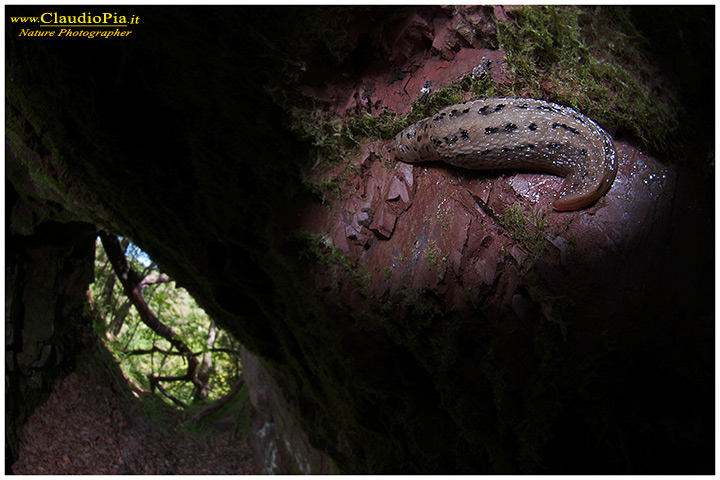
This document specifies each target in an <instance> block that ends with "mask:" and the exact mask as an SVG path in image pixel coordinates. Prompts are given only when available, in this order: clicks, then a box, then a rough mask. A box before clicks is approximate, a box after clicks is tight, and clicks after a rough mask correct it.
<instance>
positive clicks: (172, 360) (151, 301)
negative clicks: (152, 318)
mask: <svg viewBox="0 0 720 480" xmlns="http://www.w3.org/2000/svg"><path fill="white" fill-rule="evenodd" d="M125 243H127V242H125ZM126 257H127V259H128V262H129V263H130V265H131V267H132V268H133V269H134V270H135V271H136V272H142V274H144V275H150V274H158V273H160V272H159V270H158V269H157V266H156V265H154V264H153V263H152V262H151V260H150V258H149V257H148V256H147V254H145V253H144V252H143V251H142V250H140V249H139V248H138V247H137V246H135V245H133V244H129V245H128V247H127V250H126ZM90 292H91V295H92V299H93V309H94V311H95V319H96V323H95V330H96V332H97V333H98V334H99V336H100V338H104V339H105V343H106V344H107V347H108V349H109V350H110V351H111V352H112V353H113V355H114V356H115V357H116V358H117V359H118V361H119V363H120V366H121V367H122V369H123V371H124V372H125V373H126V374H127V375H128V376H129V377H130V378H131V379H132V380H133V381H134V382H135V383H136V384H138V385H140V386H141V387H142V388H145V389H148V388H149V387H150V384H149V381H148V375H163V376H176V375H183V374H185V372H186V371H187V363H186V361H185V360H184V359H183V358H182V357H181V356H179V355H171V354H168V353H167V352H171V351H173V348H172V346H171V345H170V343H169V342H168V341H167V340H165V339H164V338H162V337H160V336H159V335H157V334H156V333H155V332H153V331H152V330H151V329H150V328H148V327H147V326H146V325H145V324H144V323H142V321H141V320H140V317H139V315H138V313H137V312H136V311H135V309H134V308H130V304H129V302H128V301H127V298H126V296H125V294H124V293H123V290H122V286H121V284H120V282H119V281H116V280H115V276H114V273H113V271H112V266H111V265H110V262H109V261H108V260H107V255H106V254H105V250H104V249H103V248H102V245H101V244H100V242H99V241H98V243H97V245H96V255H95V282H94V283H93V284H92V285H91V286H90ZM143 294H144V298H145V300H146V301H147V303H148V305H149V306H150V308H151V310H152V311H153V312H154V313H155V315H157V317H158V318H159V319H160V321H161V322H163V323H164V324H165V325H167V326H169V327H170V328H172V329H173V330H174V331H175V332H176V333H177V335H178V337H179V338H181V339H182V341H183V342H185V344H186V345H187V346H188V347H189V348H190V349H191V350H192V351H193V352H195V353H198V360H201V359H202V355H203V354H204V353H205V352H206V351H207V349H208V348H207V334H208V330H209V328H210V323H211V321H210V318H209V317H208V316H207V314H206V313H205V312H204V311H203V310H202V309H201V308H200V307H199V306H198V305H197V303H196V302H195V300H194V299H193V298H192V297H191V296H190V294H189V293H188V292H187V291H186V290H185V289H183V288H181V287H178V286H177V285H176V284H175V282H174V281H169V282H164V283H155V284H152V285H149V286H147V287H146V288H145V289H144V290H143ZM118 326H119V331H118V332H117V334H114V333H113V331H114V330H116V328H118ZM217 331H218V333H217V338H216V341H215V344H214V348H226V349H231V350H236V349H237V347H238V344H237V342H236V341H235V340H234V339H233V338H232V337H231V336H230V335H229V334H228V333H227V332H225V331H224V330H222V329H220V328H218V330H217ZM153 349H155V351H153V352H150V353H146V354H132V352H133V351H137V350H153ZM240 373H241V366H240V363H239V357H238V356H237V355H234V354H229V353H224V352H213V353H212V363H211V375H210V381H209V383H208V397H207V399H206V401H208V402H210V401H212V400H215V399H217V398H220V397H221V396H223V395H225V394H226V393H227V392H228V391H229V390H230V389H231V388H232V385H233V384H234V383H235V381H236V379H237V376H238V375H239V374H240ZM163 387H164V388H165V389H166V390H167V391H168V392H169V393H171V394H172V395H173V396H175V397H176V398H178V399H180V400H181V401H183V402H184V403H185V404H189V403H191V401H192V388H193V387H192V384H190V383H189V382H164V383H163ZM159 396H160V397H161V398H163V399H164V400H167V399H166V397H164V396H162V395H159Z"/></svg>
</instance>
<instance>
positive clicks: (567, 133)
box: [389, 98, 617, 211]
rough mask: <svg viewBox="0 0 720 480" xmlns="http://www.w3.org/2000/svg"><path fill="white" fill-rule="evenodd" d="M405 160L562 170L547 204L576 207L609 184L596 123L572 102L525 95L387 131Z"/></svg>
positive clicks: (613, 166) (606, 141)
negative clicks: (558, 185)
mask: <svg viewBox="0 0 720 480" xmlns="http://www.w3.org/2000/svg"><path fill="white" fill-rule="evenodd" d="M389 149H390V153H391V155H393V156H394V157H395V158H396V159H397V160H401V161H403V162H408V163H417V162H429V161H440V162H445V163H448V164H450V165H455V166H458V167H462V168H468V169H473V170H501V169H502V170H518V169H519V170H538V171H543V172H548V173H553V174H556V175H561V176H564V177H565V181H564V183H563V185H562V187H561V188H560V191H559V192H558V195H557V198H556V199H555V201H554V202H553V208H554V209H555V210H561V211H568V210H578V209H581V208H584V207H587V206H588V205H590V204H592V203H593V202H594V201H596V200H597V199H598V198H600V197H602V196H603V195H605V193H607V191H608V190H609V189H610V186H611V185H612V183H613V180H614V179H615V174H616V172H617V160H616V157H615V148H614V147H613V143H612V140H611V139H610V136H609V135H608V134H607V133H606V132H605V131H604V130H603V129H602V128H600V126H599V125H598V124H597V123H595V122H594V121H592V120H591V119H590V118H588V117H586V116H585V115H583V114H581V113H578V112H577V111H575V110H573V109H572V108H568V107H563V106H561V105H557V104H555V103H550V102H545V101H543V100H533V99H530V98H486V99H483V100H473V101H470V102H465V103H460V104H457V105H451V106H449V107H446V108H444V109H442V110H440V111H439V112H438V113H437V114H436V115H434V116H432V117H428V118H426V119H424V120H421V121H419V122H417V123H415V124H414V125H411V126H409V127H407V128H406V129H405V130H403V131H402V132H400V133H399V134H397V135H396V136H395V138H393V140H392V141H391V142H390V145H389Z"/></svg>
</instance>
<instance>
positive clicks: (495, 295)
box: [304, 7, 676, 314]
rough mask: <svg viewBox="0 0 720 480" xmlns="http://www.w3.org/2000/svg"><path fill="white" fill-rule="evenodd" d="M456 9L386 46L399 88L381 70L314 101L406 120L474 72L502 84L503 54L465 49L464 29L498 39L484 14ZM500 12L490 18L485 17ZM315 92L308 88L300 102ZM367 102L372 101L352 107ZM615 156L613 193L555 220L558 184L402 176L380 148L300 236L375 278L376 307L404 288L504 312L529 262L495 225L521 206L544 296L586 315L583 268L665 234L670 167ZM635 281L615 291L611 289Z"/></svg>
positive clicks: (415, 22)
mask: <svg viewBox="0 0 720 480" xmlns="http://www.w3.org/2000/svg"><path fill="white" fill-rule="evenodd" d="M456 8H457V10H458V11H459V13H458V14H456V15H454V16H452V17H450V18H449V19H448V17H445V16H442V15H438V16H436V17H434V18H433V15H436V14H437V13H438V11H437V10H433V9H432V8H426V7H420V8H417V9H411V10H409V11H406V12H405V16H404V17H403V18H402V19H401V20H398V21H397V22H396V24H395V26H394V28H393V29H392V30H391V32H390V33H389V34H387V35H388V37H387V40H389V44H390V45H394V47H393V48H392V49H391V51H388V52H386V55H385V56H384V58H386V59H389V60H390V62H392V64H393V65H394V66H395V71H396V72H397V76H393V77H392V78H389V79H388V77H387V74H386V71H387V68H385V69H382V68H380V67H379V63H380V60H378V61H377V62H378V65H375V64H373V65H370V66H369V67H368V68H367V71H366V72H365V73H363V74H361V75H360V76H359V79H354V80H353V81H348V80H345V79H344V78H342V77H341V76H340V77H326V78H324V80H323V91H324V92H326V93H325V94H324V95H320V96H318V98H319V99H321V100H326V101H328V102H330V103H331V104H332V105H333V108H334V109H335V111H336V112H337V113H338V114H343V113H349V112H355V111H357V110H367V111H370V112H377V111H379V110H380V109H382V108H385V107H386V108H388V109H389V110H391V111H394V112H397V113H407V112H408V111H409V110H410V104H411V103H412V101H413V100H415V99H417V98H418V97H420V96H422V89H423V87H425V88H429V89H430V90H431V91H435V90H437V89H438V88H442V87H444V86H446V85H448V84H450V83H452V82H454V81H457V80H458V79H459V78H460V77H462V76H463V75H465V74H468V73H473V71H474V70H475V71H476V72H477V69H482V70H483V72H485V71H486V72H489V73H490V74H491V76H492V78H493V81H495V82H496V83H502V82H504V81H505V78H504V75H503V70H504V69H505V68H506V63H505V60H504V54H503V52H502V51H501V50H497V49H496V50H491V49H485V48H481V46H480V45H479V44H478V43H477V41H473V42H472V43H469V42H467V41H466V40H465V38H466V36H465V35H464V32H465V31H466V30H468V29H470V30H473V29H474V30H475V31H483V32H486V33H487V32H491V31H493V30H494V28H495V27H494V23H493V22H492V19H491V18H489V17H490V15H491V13H490V10H488V9H486V8H483V7H456ZM504 12H505V10H504V9H502V8H500V9H498V8H496V9H495V10H494V11H493V13H492V14H494V15H505V13H504ZM468 38H469V37H468ZM474 38H477V37H474ZM382 40H384V38H378V39H376V41H377V42H382ZM428 45H430V46H429V47H428ZM383 61H384V60H383ZM309 78H313V76H312V74H310V75H309ZM368 85H372V89H368ZM316 88H317V86H307V87H306V88H305V91H306V92H308V93H312V92H316V91H317V90H316ZM328 92H330V93H328ZM363 98H364V99H367V100H368V101H367V102H364V103H363V102H361V101H359V99H363ZM615 146H616V150H617V155H618V163H619V170H618V174H617V178H616V179H615V182H614V184H613V186H612V188H611V189H610V191H609V193H608V194H607V195H606V196H605V197H604V198H603V199H601V200H600V201H599V202H597V203H596V204H595V205H593V206H591V207H590V208H587V209H584V210H581V211H577V212H556V211H554V210H553V209H552V207H551V203H552V201H553V199H554V196H555V193H556V191H557V190H558V189H559V187H560V185H561V183H562V179H561V178H560V177H556V176H552V175H546V174H534V173H525V172H499V173H498V172H474V171H467V170H462V169H459V168H455V167H452V166H448V165H442V164H420V165H408V164H403V163H400V162H394V161H393V160H392V159H391V158H390V156H389V154H388V152H387V148H386V146H385V145H384V144H383V142H381V141H374V142H371V143H369V144H367V145H365V146H364V147H363V148H362V149H361V152H362V153H360V155H359V157H358V159H357V164H356V165H357V170H358V171H359V172H361V173H360V177H359V178H358V179H357V180H356V182H355V183H354V185H353V187H352V188H353V190H354V191H353V192H352V194H350V192H348V194H347V195H345V197H344V198H343V200H342V201H341V202H340V205H339V208H334V209H332V210H324V211H317V210H313V214H312V215H308V216H307V217H306V218H307V220H308V221H307V222H306V223H304V227H305V228H308V229H309V230H311V231H313V232H315V233H319V234H325V233H326V232H332V241H333V243H334V245H335V246H336V247H338V248H339V249H340V250H341V251H343V252H344V253H345V254H347V255H348V257H349V258H350V259H352V260H353V261H354V262H356V263H357V264H358V265H364V266H366V267H367V268H368V269H369V270H370V271H371V272H373V281H372V286H373V288H374V289H375V294H376V295H378V296H379V297H382V296H383V295H386V294H390V295H391V296H392V295H394V294H395V293H396V292H397V291H398V290H399V289H401V288H404V287H405V286H407V285H411V286H412V287H413V288H431V289H434V290H436V291H439V292H442V294H443V295H444V296H445V297H446V300H447V301H448V302H449V305H450V306H452V307H454V308H460V309H461V308H462V307H463V306H465V302H466V301H467V300H466V298H467V295H466V294H467V293H468V292H469V293H472V294H479V293H481V292H487V293H488V294H490V295H491V296H492V300H489V302H490V303H492V304H497V307H498V308H500V309H501V310H508V311H509V310H512V305H513V298H514V304H518V302H520V301H521V300H520V299H519V298H520V297H517V295H519V294H517V293H515V288H516V287H517V280H518V276H519V275H521V273H522V271H523V268H520V267H518V265H519V264H522V263H523V262H524V261H525V260H526V259H527V258H528V255H529V254H530V252H529V251H528V246H527V245H522V244H520V243H518V242H517V241H516V240H514V239H513V236H512V235H511V233H510V232H508V231H507V229H506V228H505V227H503V225H502V223H501V222H500V219H501V218H502V217H503V215H504V213H505V212H506V210H507V209H508V208H509V207H511V206H512V205H514V204H519V205H520V206H521V209H522V211H523V212H525V213H526V214H527V215H528V216H530V214H531V213H533V214H539V213H542V212H544V214H545V215H546V219H547V221H548V227H547V228H546V229H545V233H544V236H545V240H546V241H547V246H548V247H547V248H546V249H545V251H544V254H543V256H542V258H541V261H542V263H541V264H542V265H543V269H542V271H543V272H545V274H544V275H543V279H544V280H545V281H546V282H547V286H548V287H549V288H550V289H551V290H552V291H554V292H558V293H560V292H562V293H563V294H565V295H569V296H572V297H573V298H575V299H576V302H578V303H579V304H585V303H586V302H587V301H589V300H590V298H589V297H592V290H593V288H592V287H591V286H589V285H584V283H586V282H595V281H596V280H597V278H595V277H588V276H587V275H586V274H585V273H583V272H584V269H585V268H586V267H587V265H586V264H587V261H589V260H590V261H593V262H598V263H600V262H602V265H612V264H613V263H618V262H620V263H622V262H624V261H625V259H626V258H627V257H631V256H634V255H636V253H635V250H636V248H637V244H638V242H643V241H644V240H643V239H647V238H648V236H649V234H650V233H651V232H653V231H655V230H656V229H657V228H658V225H666V224H667V222H668V218H669V208H670V206H671V203H672V198H673V192H674V190H675V187H676V185H675V176H676V173H675V169H674V168H673V167H670V166H665V165H663V164H661V163H660V162H658V161H657V160H655V159H653V158H652V157H649V156H647V155H645V154H643V153H642V152H641V151H640V150H638V149H637V148H636V147H634V146H633V145H631V144H629V143H627V142H622V141H617V140H616V141H615ZM388 166H390V168H388ZM656 247H657V245H656ZM559 272H561V273H559ZM573 272H580V273H578V274H573ZM608 274H609V273H608ZM632 281H633V279H632V278H630V277H628V278H616V279H615V283H616V284H625V283H632ZM463 292H464V293H463ZM513 295H515V297H513ZM578 295H580V297H578ZM585 297H588V298H585ZM515 310H517V309H515ZM586 313H588V314H592V313H591V312H586Z"/></svg>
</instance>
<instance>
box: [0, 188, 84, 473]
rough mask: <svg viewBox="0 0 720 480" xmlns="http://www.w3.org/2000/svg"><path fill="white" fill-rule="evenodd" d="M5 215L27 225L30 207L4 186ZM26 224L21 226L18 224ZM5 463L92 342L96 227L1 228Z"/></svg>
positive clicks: (12, 458)
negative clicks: (37, 411) (36, 412)
mask: <svg viewBox="0 0 720 480" xmlns="http://www.w3.org/2000/svg"><path fill="white" fill-rule="evenodd" d="M5 201H6V218H7V219H12V220H13V221H16V222H18V224H25V225H27V223H32V222H33V220H32V219H28V218H27V216H31V215H32V213H31V212H32V207H31V206H30V205H28V204H27V203H25V202H24V201H23V200H22V199H21V198H20V197H19V195H18V193H17V191H16V190H15V189H14V187H13V185H12V184H11V183H8V184H6V198H5ZM23 220H25V221H23ZM6 232H7V234H6V237H5V242H6V244H5V249H6V250H5V465H6V466H7V467H8V468H10V466H11V465H12V464H13V463H14V461H15V460H16V459H17V453H18V450H17V448H18V443H17V442H18V435H19V432H20V430H21V429H22V426H23V425H24V423H25V421H26V420H27V418H28V417H29V416H30V414H31V413H32V412H33V411H34V410H35V408H36V407H38V406H39V405H40V404H42V402H43V401H45V399H46V398H47V396H48V395H49V393H50V390H51V388H52V385H53V382H54V381H55V380H56V379H60V378H63V377H64V376H66V375H67V374H68V373H70V372H71V371H73V369H74V367H75V358H76V356H77V355H78V353H79V352H80V350H81V349H82V348H83V347H84V346H85V345H86V344H88V343H89V342H90V341H91V340H92V338H93V332H92V322H91V319H90V317H89V315H88V311H87V308H88V304H87V289H88V286H89V285H90V283H91V282H92V280H93V274H94V271H93V269H94V259H95V227H94V226H93V225H90V224H87V223H81V222H70V223H58V222H55V221H52V220H49V219H47V218H45V219H44V220H42V221H41V222H40V223H39V224H37V225H34V226H33V229H32V231H25V232H22V233H21V232H18V231H17V230H16V229H14V228H13V226H12V225H6Z"/></svg>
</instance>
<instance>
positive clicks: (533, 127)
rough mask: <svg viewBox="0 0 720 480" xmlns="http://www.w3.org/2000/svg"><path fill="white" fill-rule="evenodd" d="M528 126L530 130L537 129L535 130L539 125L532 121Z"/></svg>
mask: <svg viewBox="0 0 720 480" xmlns="http://www.w3.org/2000/svg"><path fill="white" fill-rule="evenodd" d="M528 128H529V129H530V130H533V131H535V130H537V125H535V124H534V123H531V124H530V125H528Z"/></svg>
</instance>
